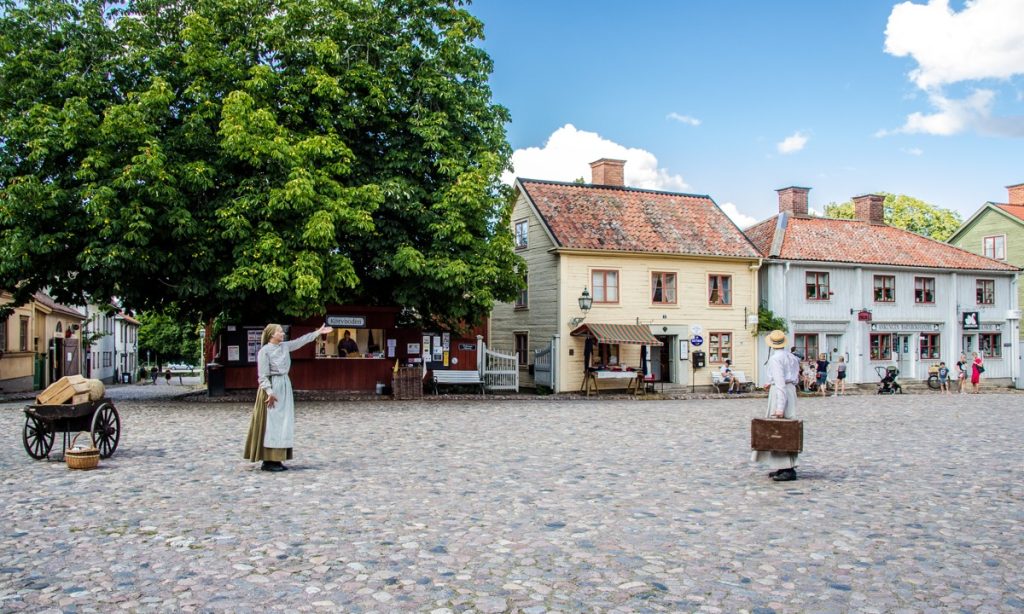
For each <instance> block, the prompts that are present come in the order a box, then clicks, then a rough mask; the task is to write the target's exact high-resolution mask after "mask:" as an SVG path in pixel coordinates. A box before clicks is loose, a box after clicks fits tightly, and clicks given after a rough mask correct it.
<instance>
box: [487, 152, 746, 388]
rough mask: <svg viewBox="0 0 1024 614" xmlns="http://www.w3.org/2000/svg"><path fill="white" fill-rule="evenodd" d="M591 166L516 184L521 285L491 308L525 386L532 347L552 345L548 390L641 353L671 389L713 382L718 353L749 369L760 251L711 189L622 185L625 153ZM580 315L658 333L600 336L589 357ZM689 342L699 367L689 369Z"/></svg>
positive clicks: (626, 364)
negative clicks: (577, 173)
mask: <svg viewBox="0 0 1024 614" xmlns="http://www.w3.org/2000/svg"><path fill="white" fill-rule="evenodd" d="M591 167H592V171H593V178H592V183H590V184H577V183H562V182H553V181H541V180H532V179H518V180H517V181H516V190H517V192H518V198H517V201H516V204H515V208H514V211H513V216H512V221H511V224H512V230H513V232H514V234H515V241H516V248H517V251H518V253H519V255H520V256H521V257H522V259H523V261H524V262H525V271H522V272H521V273H522V274H523V276H524V278H525V280H526V289H525V290H524V291H523V292H522V293H521V295H520V297H519V298H518V300H516V301H515V302H514V303H499V304H497V305H496V306H495V308H494V310H493V312H492V316H491V323H490V326H491V327H490V338H491V343H492V344H493V345H495V346H498V347H502V348H511V349H514V350H515V351H517V352H518V354H519V360H520V367H521V378H520V381H521V383H522V384H523V385H525V386H529V385H531V383H532V381H533V380H532V379H531V375H530V373H531V367H532V366H535V365H534V355H535V352H537V351H541V352H543V351H546V350H549V349H550V350H551V352H552V353H553V355H554V360H553V364H554V365H555V366H554V377H553V380H554V381H553V385H552V388H553V389H554V390H555V391H556V392H571V391H575V390H579V389H580V388H581V385H582V383H583V379H584V374H585V372H586V368H596V367H597V366H607V367H614V368H618V369H623V368H627V369H628V368H633V369H638V370H639V369H641V368H642V366H643V365H641V355H642V354H645V358H646V361H645V362H647V361H649V362H648V364H647V366H648V369H649V370H648V372H649V373H651V374H652V375H653V376H654V378H655V380H656V381H661V382H664V383H669V384H675V385H678V386H682V385H687V386H689V385H697V386H708V385H710V383H711V374H710V372H711V370H712V369H718V368H720V366H721V365H722V363H723V362H724V361H725V360H726V359H729V360H731V361H732V362H733V363H734V365H736V368H737V369H740V370H743V369H746V370H747V371H746V372H747V373H753V372H754V371H755V364H756V361H757V344H756V338H755V337H754V336H753V334H752V330H753V329H752V325H753V324H756V313H757V309H756V306H757V295H758V288H757V284H758V278H757V267H758V264H759V262H760V256H759V254H758V252H757V250H756V249H755V248H754V247H753V246H752V245H751V243H750V242H749V241H748V240H747V239H746V237H745V236H744V235H743V233H742V232H741V231H740V230H739V229H738V228H737V227H736V225H735V224H734V223H733V222H732V221H731V220H730V219H729V218H728V216H726V215H725V214H724V213H723V212H722V211H721V209H719V208H718V206H717V205H716V204H715V203H714V201H713V200H712V199H711V198H710V197H708V196H703V195H691V194H678V193H671V192H661V191H653V190H641V189H635V188H629V187H626V186H625V185H624V184H625V181H624V162H623V161H621V160H607V159H602V160H598V161H597V162H594V163H593V164H591ZM584 291H586V294H587V296H588V297H589V298H590V300H591V301H592V303H591V308H590V309H589V311H583V310H581V308H580V298H581V297H582V296H583V293H584ZM587 324H614V325H620V326H632V327H638V328H637V332H638V334H640V336H641V337H643V336H645V335H646V338H648V339H651V338H653V340H654V341H653V342H652V343H650V344H648V345H646V346H645V345H643V344H641V343H635V342H624V343H616V342H615V341H616V340H615V339H604V340H602V339H596V341H598V343H597V347H596V348H594V351H593V355H592V356H591V361H592V362H591V364H590V365H586V366H585V364H584V355H585V348H586V343H587V342H586V339H585V338H583V337H581V336H574V335H573V333H574V332H576V331H579V330H580V328H581V327H582V326H584V325H587ZM620 330H621V329H620ZM694 331H698V332H697V333H695V332H694ZM578 334H580V333H578ZM695 337H700V339H699V340H700V341H702V343H701V345H700V346H696V345H691V344H690V341H691V340H697V339H695ZM602 341H610V342H608V343H603V342H602ZM657 344H660V345H657ZM644 347H646V348H647V349H646V350H644V349H643V348H644ZM694 350H699V351H702V352H703V353H704V356H705V360H706V365H705V367H703V368H700V369H694V368H692V365H691V363H692V354H693V351H694Z"/></svg>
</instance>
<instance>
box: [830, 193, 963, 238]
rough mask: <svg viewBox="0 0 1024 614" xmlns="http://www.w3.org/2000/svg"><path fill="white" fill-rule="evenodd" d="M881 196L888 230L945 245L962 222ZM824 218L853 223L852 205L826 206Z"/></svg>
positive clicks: (919, 203) (910, 201)
mask: <svg viewBox="0 0 1024 614" xmlns="http://www.w3.org/2000/svg"><path fill="white" fill-rule="evenodd" d="M883 194H884V195H885V203H884V205H883V207H884V210H885V223H886V224H888V225H890V226H895V227H897V228H903V229H905V230H909V231H910V232H915V233H917V234H919V235H922V236H925V237H929V238H932V239H935V240H936V241H945V240H946V239H948V238H949V237H951V236H953V233H954V232H956V229H957V228H959V227H960V224H961V223H962V222H963V219H962V218H961V217H960V214H959V213H957V212H956V211H953V210H950V209H943V208H941V207H936V206H935V205H931V204H928V203H926V202H924V201H923V200H918V199H916V198H914V197H912V196H906V195H904V194H886V193H884V192H883ZM825 217H831V218H835V219H842V220H852V219H853V217H854V206H853V201H847V202H845V203H842V204H837V203H829V204H828V205H825Z"/></svg>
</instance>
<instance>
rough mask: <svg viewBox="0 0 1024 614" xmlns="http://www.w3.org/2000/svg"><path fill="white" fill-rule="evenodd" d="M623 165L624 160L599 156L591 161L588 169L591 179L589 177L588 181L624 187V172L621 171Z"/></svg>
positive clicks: (595, 183) (624, 164) (624, 163)
mask: <svg viewBox="0 0 1024 614" xmlns="http://www.w3.org/2000/svg"><path fill="white" fill-rule="evenodd" d="M625 166H626V161H625V160H612V159H610V158H601V159H600V160H597V161H596V162H591V163H590V171H591V175H592V177H593V179H591V181H590V183H592V184H594V185H615V186H619V187H624V186H625V185H626V179H625V172H624V171H623V168H624V167H625Z"/></svg>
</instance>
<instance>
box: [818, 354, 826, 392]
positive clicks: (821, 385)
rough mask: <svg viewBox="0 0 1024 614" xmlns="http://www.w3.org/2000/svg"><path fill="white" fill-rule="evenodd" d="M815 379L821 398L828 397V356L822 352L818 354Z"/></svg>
mask: <svg viewBox="0 0 1024 614" xmlns="http://www.w3.org/2000/svg"><path fill="white" fill-rule="evenodd" d="M816 373H817V378H816V380H815V381H816V382H817V384H818V390H820V391H821V396H823V397H824V396H828V356H827V355H826V354H825V353H824V352H823V353H821V354H818V364H817V369H816Z"/></svg>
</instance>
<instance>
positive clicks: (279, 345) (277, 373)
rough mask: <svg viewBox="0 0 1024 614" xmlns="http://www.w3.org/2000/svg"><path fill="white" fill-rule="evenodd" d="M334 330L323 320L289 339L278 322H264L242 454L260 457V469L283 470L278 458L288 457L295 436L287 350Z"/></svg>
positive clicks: (289, 350)
mask: <svg viewBox="0 0 1024 614" xmlns="http://www.w3.org/2000/svg"><path fill="white" fill-rule="evenodd" d="M332 330H334V329H333V328H331V327H330V326H327V325H326V324H325V325H324V326H322V327H320V328H319V329H317V330H315V331H313V332H311V333H307V334H305V335H303V336H301V337H299V338H298V339H294V340H292V341H285V340H284V328H282V327H281V325H280V324H267V327H266V328H264V329H263V335H262V337H261V339H260V343H261V344H262V346H263V347H261V348H260V351H259V353H257V354H256V377H257V380H258V381H259V386H260V387H259V390H258V391H257V392H256V404H255V405H254V406H253V408H252V419H251V420H250V421H249V435H248V436H247V437H246V438H245V458H246V459H248V460H249V461H250V462H256V461H263V464H262V466H261V467H260V469H262V470H263V471H284V470H285V469H287V467H285V466H284V465H283V464H282V462H281V461H286V460H291V458H292V442H293V440H294V439H295V401H294V398H293V396H292V381H291V380H290V379H289V378H288V371H289V370H290V369H291V366H292V357H291V353H292V352H294V351H295V350H297V349H299V348H300V347H302V346H304V345H306V344H307V343H309V342H310V341H313V340H314V339H316V338H317V336H319V335H326V334H327V333H329V332H331V331H332Z"/></svg>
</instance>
